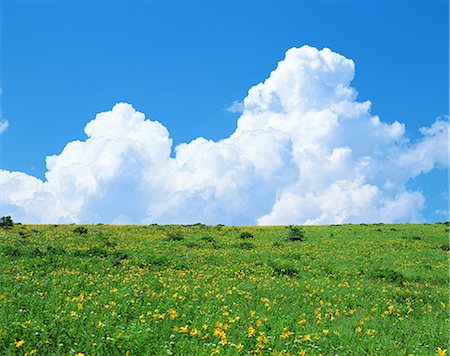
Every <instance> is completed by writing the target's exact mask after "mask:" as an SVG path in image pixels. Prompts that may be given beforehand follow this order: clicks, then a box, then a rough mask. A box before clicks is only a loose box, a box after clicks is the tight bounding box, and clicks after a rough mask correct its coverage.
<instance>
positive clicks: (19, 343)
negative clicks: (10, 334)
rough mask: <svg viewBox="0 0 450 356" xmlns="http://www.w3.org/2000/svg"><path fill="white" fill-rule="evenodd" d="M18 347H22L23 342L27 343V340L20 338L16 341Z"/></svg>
mask: <svg viewBox="0 0 450 356" xmlns="http://www.w3.org/2000/svg"><path fill="white" fill-rule="evenodd" d="M15 344H16V347H22V346H23V344H25V341H24V340H19V341H16V343H15Z"/></svg>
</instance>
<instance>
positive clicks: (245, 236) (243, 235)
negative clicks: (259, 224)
mask: <svg viewBox="0 0 450 356" xmlns="http://www.w3.org/2000/svg"><path fill="white" fill-rule="evenodd" d="M239 238H240V239H244V240H246V239H253V238H254V236H253V235H252V234H251V233H249V232H248V231H244V232H241V234H240V235H239Z"/></svg>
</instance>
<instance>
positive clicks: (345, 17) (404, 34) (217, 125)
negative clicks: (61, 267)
mask: <svg viewBox="0 0 450 356" xmlns="http://www.w3.org/2000/svg"><path fill="white" fill-rule="evenodd" d="M2 25H3V27H2V32H3V33H2V83H1V87H2V112H3V113H2V115H3V118H4V119H6V120H8V122H9V127H8V129H7V130H6V131H5V132H4V133H3V134H2V135H1V140H2V141H1V146H2V155H3V157H2V163H1V168H2V169H5V170H9V171H20V172H25V173H27V174H29V175H32V176H35V177H38V178H41V179H43V178H44V173H45V171H46V168H45V157H46V156H48V155H55V154H59V153H60V152H61V151H62V149H63V148H64V147H65V146H66V144H67V143H68V142H70V141H74V140H77V139H80V140H84V139H85V138H86V135H85V134H84V132H83V129H84V126H85V125H86V123H87V122H89V121H90V120H92V119H94V117H95V115H96V114H97V113H99V112H103V111H107V110H110V109H111V108H112V107H113V106H114V104H116V103H117V102H128V103H130V104H132V105H133V107H134V108H135V109H136V110H138V111H140V112H143V113H145V114H146V115H147V117H148V118H150V119H152V120H158V121H159V122H160V123H161V124H163V125H164V126H165V127H166V128H167V129H168V131H169V133H170V136H171V138H172V139H173V141H174V144H175V145H177V144H179V143H183V142H190V141H191V140H193V139H195V138H197V137H200V136H201V137H205V138H208V139H212V140H218V139H221V138H225V137H227V136H229V135H230V134H232V133H233V132H234V130H235V128H236V120H237V119H238V117H239V115H240V114H239V113H231V112H230V111H229V110H227V108H229V107H230V105H231V104H232V103H233V102H234V101H242V100H243V99H244V98H245V97H246V96H247V92H248V90H249V88H250V87H252V86H253V85H256V84H258V83H260V82H262V81H264V80H265V79H266V78H267V77H268V75H269V74H270V72H271V71H272V70H274V69H275V68H276V65H277V62H279V61H280V60H282V59H283V58H284V53H285V52H286V50H288V49H289V48H291V47H301V46H303V45H310V46H313V47H317V48H319V49H321V48H324V47H328V48H330V49H331V50H332V51H334V52H337V53H340V54H341V55H343V56H345V57H347V58H350V59H352V60H353V61H354V62H355V65H356V70H355V79H354V80H353V81H352V84H351V85H352V87H354V88H355V89H356V90H357V91H358V93H359V95H358V101H365V100H370V101H371V102H372V108H371V113H372V114H376V115H379V116H380V118H381V120H382V121H384V122H387V123H392V122H394V121H399V122H401V123H404V124H405V125H406V136H407V137H409V138H411V140H414V139H417V138H419V137H420V133H419V131H418V130H419V128H420V127H423V126H430V125H431V124H432V123H433V122H434V121H435V120H436V119H437V118H438V117H439V116H441V115H445V114H448V96H449V91H448V78H449V73H448V53H449V48H448V40H449V38H448V3H447V1H443V0H423V1H343V2H341V1H339V2H338V1H331V0H330V1H250V0H248V1H211V2H207V1H112V2H111V1H109V2H106V1H18V0H17V1H14V0H5V1H4V2H3V7H2ZM447 174H448V170H444V169H441V170H434V171H432V172H431V173H429V174H427V175H419V176H418V177H413V178H411V179H410V180H409V181H408V187H409V188H410V189H413V190H418V191H421V192H423V194H424V196H425V197H426V203H425V205H424V208H423V213H424V216H425V217H426V218H427V219H428V220H430V221H435V220H443V219H446V217H445V216H442V215H439V214H436V210H446V209H447V201H448V189H447V182H448V179H447Z"/></svg>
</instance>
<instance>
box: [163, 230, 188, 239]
mask: <svg viewBox="0 0 450 356" xmlns="http://www.w3.org/2000/svg"><path fill="white" fill-rule="evenodd" d="M166 239H167V241H183V240H184V237H183V235H181V233H180V232H178V231H177V232H169V233H168V234H167V238H166Z"/></svg>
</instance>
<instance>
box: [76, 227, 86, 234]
mask: <svg viewBox="0 0 450 356" xmlns="http://www.w3.org/2000/svg"><path fill="white" fill-rule="evenodd" d="M73 232H74V234H78V235H86V234H87V232H88V230H87V229H86V228H85V227H83V226H78V227H76V228H75V229H73Z"/></svg>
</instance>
